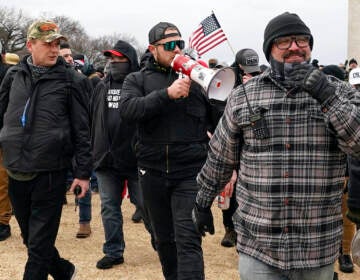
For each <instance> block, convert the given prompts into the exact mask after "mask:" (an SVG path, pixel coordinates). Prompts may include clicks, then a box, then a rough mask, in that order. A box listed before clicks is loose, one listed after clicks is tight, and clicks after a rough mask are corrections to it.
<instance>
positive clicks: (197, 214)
mask: <svg viewBox="0 0 360 280" xmlns="http://www.w3.org/2000/svg"><path fill="white" fill-rule="evenodd" d="M191 217H192V220H193V223H194V225H195V228H196V230H197V231H198V232H199V233H200V234H201V235H202V236H205V232H206V231H207V232H209V233H210V234H214V233H215V229H214V219H213V215H212V213H211V210H210V207H206V208H204V207H201V206H199V205H198V204H197V203H195V207H194V209H193V210H192V213H191Z"/></svg>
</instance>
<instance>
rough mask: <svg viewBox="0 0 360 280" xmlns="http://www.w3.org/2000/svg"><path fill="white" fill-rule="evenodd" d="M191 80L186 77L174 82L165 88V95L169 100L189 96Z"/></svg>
mask: <svg viewBox="0 0 360 280" xmlns="http://www.w3.org/2000/svg"><path fill="white" fill-rule="evenodd" d="M190 85H191V80H190V78H189V77H188V76H184V78H182V79H177V80H175V81H174V82H173V83H172V84H171V86H169V87H168V88H167V93H168V96H169V97H170V99H179V98H185V97H188V96H189V90H190Z"/></svg>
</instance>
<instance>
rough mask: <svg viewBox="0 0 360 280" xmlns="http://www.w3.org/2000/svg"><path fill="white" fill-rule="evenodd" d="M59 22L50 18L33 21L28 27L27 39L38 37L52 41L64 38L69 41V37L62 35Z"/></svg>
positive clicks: (45, 40) (48, 41)
mask: <svg viewBox="0 0 360 280" xmlns="http://www.w3.org/2000/svg"><path fill="white" fill-rule="evenodd" d="M58 32H59V27H58V26H57V24H56V23H55V22H53V21H50V20H40V21H35V22H34V23H32V24H31V25H30V27H29V29H28V35H27V39H28V40H30V39H38V40H41V41H44V42H47V43H50V42H52V41H54V40H56V39H63V40H65V41H67V38H66V37H65V36H63V35H61V34H60V33H58Z"/></svg>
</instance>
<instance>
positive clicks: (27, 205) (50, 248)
mask: <svg viewBox="0 0 360 280" xmlns="http://www.w3.org/2000/svg"><path fill="white" fill-rule="evenodd" d="M65 179H66V170H61V171H53V172H41V173H39V174H38V176H37V177H35V178H34V179H32V180H30V181H18V180H15V179H13V178H11V177H9V197H10V200H11V204H12V206H13V209H14V213H15V217H16V219H17V221H18V223H19V226H20V230H21V234H22V237H23V241H24V244H25V246H26V247H27V249H28V260H27V263H26V266H25V272H24V278H23V279H26V280H30V279H32V280H34V279H36V280H46V279H48V274H50V275H52V276H53V277H54V279H59V280H60V279H67V278H66V276H64V275H66V274H67V273H68V270H69V269H70V266H71V264H70V263H69V262H68V261H66V260H64V259H61V258H60V256H59V253H58V251H57V249H56V248H55V240H56V236H57V233H58V229H59V224H60V218H61V211H62V204H63V199H64V195H65V192H66V187H65Z"/></svg>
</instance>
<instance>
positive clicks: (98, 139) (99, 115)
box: [91, 40, 139, 177]
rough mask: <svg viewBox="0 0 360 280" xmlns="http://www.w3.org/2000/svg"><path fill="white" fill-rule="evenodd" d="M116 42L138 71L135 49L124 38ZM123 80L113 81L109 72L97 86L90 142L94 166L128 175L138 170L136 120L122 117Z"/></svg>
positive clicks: (118, 48)
mask: <svg viewBox="0 0 360 280" xmlns="http://www.w3.org/2000/svg"><path fill="white" fill-rule="evenodd" d="M116 46H117V50H118V51H120V52H121V53H122V54H123V55H124V56H126V57H127V58H128V59H129V63H130V69H131V70H130V71H131V72H134V71H138V70H139V63H138V60H137V54H136V51H135V49H134V48H133V47H132V46H131V45H130V44H128V43H127V42H125V41H121V40H119V41H118V42H117V43H116ZM122 83H123V81H114V80H113V78H112V76H111V73H109V74H108V75H107V76H106V78H105V79H104V80H103V81H101V82H100V83H99V84H98V85H97V86H96V88H95V90H94V94H93V97H92V100H91V116H92V128H91V143H92V149H93V160H94V168H95V170H99V169H109V168H110V169H115V170H116V171H117V172H119V173H120V174H122V175H123V176H127V177H128V176H136V174H137V173H136V172H137V165H136V159H135V154H134V152H133V142H134V137H135V136H134V135H135V131H136V123H133V122H129V121H124V120H123V119H122V118H121V117H120V108H119V106H118V103H119V101H120V98H121V88H122ZM110 112H111V113H110ZM116 116H118V117H116Z"/></svg>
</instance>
